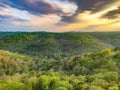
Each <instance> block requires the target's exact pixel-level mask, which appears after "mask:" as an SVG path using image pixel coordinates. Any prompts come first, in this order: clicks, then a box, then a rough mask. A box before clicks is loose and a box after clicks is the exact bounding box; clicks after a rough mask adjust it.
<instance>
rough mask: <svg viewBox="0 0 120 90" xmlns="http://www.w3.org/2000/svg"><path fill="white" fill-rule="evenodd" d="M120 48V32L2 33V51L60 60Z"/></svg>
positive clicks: (0, 38) (0, 37)
mask: <svg viewBox="0 0 120 90" xmlns="http://www.w3.org/2000/svg"><path fill="white" fill-rule="evenodd" d="M119 46H120V32H109V33H106V32H104V33H99V32H96V33H95V32H92V33H82V32H69V33H47V32H33V33H27V32H16V33H15V32H6V33H5V32H4V33H0V49H3V50H8V51H11V52H15V53H16V52H17V53H20V54H25V55H30V56H36V57H46V56H47V58H56V59H60V58H63V57H68V56H71V55H72V56H74V55H79V54H81V53H87V52H90V51H95V50H100V49H104V48H106V47H107V48H108V47H110V48H113V47H119Z"/></svg>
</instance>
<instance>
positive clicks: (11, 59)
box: [0, 32, 120, 90]
mask: <svg viewBox="0 0 120 90" xmlns="http://www.w3.org/2000/svg"><path fill="white" fill-rule="evenodd" d="M119 40H120V33H119V32H109V33H108V32H104V33H103V32H101V33H99V32H92V33H83V32H69V33H47V32H32V33H28V32H24V33H23V32H1V33H0V49H1V50H0V90H119V88H120V48H119V47H120V41H119Z"/></svg>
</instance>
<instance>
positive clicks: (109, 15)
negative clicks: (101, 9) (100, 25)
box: [102, 6, 120, 19]
mask: <svg viewBox="0 0 120 90" xmlns="http://www.w3.org/2000/svg"><path fill="white" fill-rule="evenodd" d="M118 15H120V6H119V7H118V9H116V10H112V11H109V12H108V13H106V14H104V15H103V16H102V18H108V19H115V18H117V17H118Z"/></svg>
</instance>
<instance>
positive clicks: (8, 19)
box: [0, 0, 120, 32]
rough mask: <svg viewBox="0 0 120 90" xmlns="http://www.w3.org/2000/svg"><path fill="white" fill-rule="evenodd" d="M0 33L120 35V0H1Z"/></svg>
mask: <svg viewBox="0 0 120 90" xmlns="http://www.w3.org/2000/svg"><path fill="white" fill-rule="evenodd" d="M0 31H48V32H68V31H85V32H91V31H102V32H103V31H120V0H0Z"/></svg>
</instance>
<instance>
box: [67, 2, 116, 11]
mask: <svg viewBox="0 0 120 90" xmlns="http://www.w3.org/2000/svg"><path fill="white" fill-rule="evenodd" d="M69 1H72V2H75V3H76V4H77V5H78V7H79V8H78V12H83V11H85V10H89V11H92V12H97V11H99V10H101V9H103V8H104V7H105V6H106V5H109V4H112V3H114V2H117V1H118V0H69Z"/></svg>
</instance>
